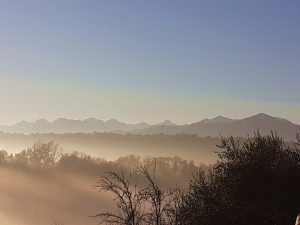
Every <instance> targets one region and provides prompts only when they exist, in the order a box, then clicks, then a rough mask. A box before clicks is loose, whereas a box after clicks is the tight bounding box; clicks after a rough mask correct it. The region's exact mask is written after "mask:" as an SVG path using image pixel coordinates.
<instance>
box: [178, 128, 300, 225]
mask: <svg viewBox="0 0 300 225" xmlns="http://www.w3.org/2000/svg"><path fill="white" fill-rule="evenodd" d="M298 144H299V136H298ZM219 147H220V148H221V149H222V151H221V152H220V153H219V157H220V159H219V161H218V162H217V163H216V164H215V166H214V168H213V170H212V171H211V173H210V174H209V175H208V176H205V175H204V173H203V172H202V173H201V172H200V173H199V174H198V175H197V176H195V177H194V178H193V179H192V181H191V184H190V190H189V192H188V193H187V194H186V196H185V198H184V203H183V204H182V206H181V209H180V214H181V223H180V224H190V225H194V224H205V225H217V224H228V225H235V224H245V225H247V224H249V225H250V224H256V225H260V224H261V225H271V224H272V225H274V224H275V225H276V224H277V225H280V224H293V222H294V218H295V216H296V215H297V212H298V210H299V202H300V179H299V177H300V151H299V149H298V146H297V144H295V147H289V146H286V144H285V143H284V141H283V140H282V139H281V138H279V137H278V136H276V135H274V134H272V135H270V136H261V135H260V134H259V133H258V134H256V135H255V136H254V137H253V138H248V139H246V140H236V139H234V138H233V137H231V138H229V139H225V138H223V139H222V143H221V145H220V146H219Z"/></svg>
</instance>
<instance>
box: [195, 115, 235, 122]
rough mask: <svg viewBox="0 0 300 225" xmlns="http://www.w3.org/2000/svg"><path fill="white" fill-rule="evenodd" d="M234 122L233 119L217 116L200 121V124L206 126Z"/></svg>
mask: <svg viewBox="0 0 300 225" xmlns="http://www.w3.org/2000/svg"><path fill="white" fill-rule="evenodd" d="M233 121H235V120H234V119H230V118H227V117H224V116H217V117H215V118H213V119H204V120H202V121H200V123H206V124H218V123H230V122H233Z"/></svg>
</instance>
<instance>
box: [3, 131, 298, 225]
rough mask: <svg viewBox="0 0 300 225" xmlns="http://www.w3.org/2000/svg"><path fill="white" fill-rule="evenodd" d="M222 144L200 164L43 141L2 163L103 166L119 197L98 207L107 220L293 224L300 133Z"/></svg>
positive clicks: (106, 183) (102, 187) (102, 186)
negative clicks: (109, 154)
mask: <svg viewBox="0 0 300 225" xmlns="http://www.w3.org/2000/svg"><path fill="white" fill-rule="evenodd" d="M218 147H219V148H220V151H219V153H218V156H219V160H218V161H217V162H216V163H215V164H214V165H213V166H211V167H208V166H200V167H198V166H196V165H194V163H193V162H188V161H186V160H182V159H181V158H179V157H173V158H167V157H165V158H164V157H160V158H144V159H142V158H140V157H138V156H127V157H122V158H120V159H119V160H117V161H114V162H109V161H105V160H103V159H99V158H93V157H90V156H88V155H85V154H82V153H78V152H74V153H72V154H67V153H63V152H62V151H61V150H60V148H59V146H58V145H56V144H55V143H53V142H49V143H42V142H38V143H36V144H34V145H33V146H32V147H30V148H28V149H26V150H24V151H22V152H20V153H17V154H15V155H13V154H10V155H9V154H8V153H7V152H6V151H1V152H0V165H1V166H2V167H3V166H4V167H16V168H22V169H28V170H35V169H36V168H39V170H57V169H58V170H64V171H73V172H74V171H77V172H80V173H85V174H91V173H93V174H98V175H99V176H101V177H102V178H101V179H100V180H99V181H98V182H97V183H96V185H95V188H96V189H97V190H99V191H104V192H110V193H111V194H112V195H113V196H114V202H115V203H116V211H114V212H99V213H98V214H97V215H94V216H95V217H96V218H98V219H99V223H103V224H112V225H113V224H120V225H147V224H151V225H196V224H200V225H201V224H203V225H218V224H225V225H238V224H243V225H248V224H249V225H250V224H251V225H253V224H256V225H281V224H293V223H294V221H295V217H296V215H297V214H298V212H299V210H300V204H299V202H300V179H299V177H300V136H299V135H298V136H297V142H296V143H294V144H293V145H291V144H288V145H287V144H286V143H285V142H284V140H283V139H281V138H280V137H278V136H277V135H274V134H271V135H269V136H261V135H260V134H256V135H255V136H254V137H251V138H250V137H249V138H247V139H235V138H232V137H231V138H223V139H222V141H221V143H220V145H219V146H218ZM191 174H193V176H192V178H191ZM190 178H191V179H190ZM188 181H189V183H188Z"/></svg>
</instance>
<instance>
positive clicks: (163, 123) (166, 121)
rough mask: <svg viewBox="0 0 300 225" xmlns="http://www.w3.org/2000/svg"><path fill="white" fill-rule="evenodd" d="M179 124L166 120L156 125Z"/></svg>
mask: <svg viewBox="0 0 300 225" xmlns="http://www.w3.org/2000/svg"><path fill="white" fill-rule="evenodd" d="M176 125H177V124H175V123H173V122H172V121H170V120H165V121H163V122H162V123H158V124H155V125H154V126H176Z"/></svg>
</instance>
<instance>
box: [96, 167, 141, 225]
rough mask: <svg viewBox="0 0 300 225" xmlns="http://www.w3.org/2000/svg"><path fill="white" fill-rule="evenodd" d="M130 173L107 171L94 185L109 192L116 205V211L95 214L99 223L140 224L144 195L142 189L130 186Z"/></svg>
mask: <svg viewBox="0 0 300 225" xmlns="http://www.w3.org/2000/svg"><path fill="white" fill-rule="evenodd" d="M131 177H132V175H131V173H130V174H129V176H128V177H126V176H125V174H124V173H123V172H121V173H120V174H119V173H116V172H113V171H110V172H107V173H106V176H104V177H103V178H102V179H101V180H100V181H99V182H98V184H97V185H96V188H97V189H98V190H99V191H106V192H111V193H112V194H113V195H114V197H115V198H114V200H115V202H116V204H117V207H118V210H119V211H118V212H117V213H111V212H104V213H99V214H97V215H96V217H98V218H99V219H100V224H103V223H105V224H112V225H113V224H124V225H140V224H142V222H143V221H144V219H145V216H146V212H145V211H144V210H145V208H144V204H143V203H144V202H145V201H146V195H145V192H144V189H141V188H138V187H137V185H134V186H132V183H131Z"/></svg>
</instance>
